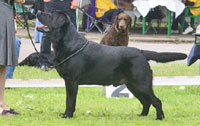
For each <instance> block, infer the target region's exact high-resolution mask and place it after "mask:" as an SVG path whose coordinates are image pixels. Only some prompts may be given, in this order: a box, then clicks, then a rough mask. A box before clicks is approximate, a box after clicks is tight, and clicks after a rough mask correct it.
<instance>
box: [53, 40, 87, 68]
mask: <svg viewBox="0 0 200 126" xmlns="http://www.w3.org/2000/svg"><path fill="white" fill-rule="evenodd" d="M88 43H89V41H88V40H87V41H86V43H85V44H84V45H83V46H82V47H81V48H80V49H79V50H77V51H76V52H75V53H73V54H71V55H70V56H68V57H67V58H65V59H64V60H63V61H61V62H60V63H58V64H56V65H54V66H52V67H51V68H56V67H58V66H60V65H61V64H63V63H64V62H66V61H67V60H69V59H70V58H72V57H73V56H75V55H76V54H78V53H79V52H81V51H82V50H83V49H84V48H85V47H86V46H87V44H88Z"/></svg>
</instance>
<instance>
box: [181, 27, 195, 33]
mask: <svg viewBox="0 0 200 126" xmlns="http://www.w3.org/2000/svg"><path fill="white" fill-rule="evenodd" d="M193 30H194V29H193V28H192V27H191V26H188V27H187V28H186V29H185V31H184V32H183V33H182V34H183V35H186V34H189V33H191V32H192V31H193Z"/></svg>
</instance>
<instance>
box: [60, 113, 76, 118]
mask: <svg viewBox="0 0 200 126" xmlns="http://www.w3.org/2000/svg"><path fill="white" fill-rule="evenodd" d="M61 117H62V118H72V117H73V115H71V116H70V115H67V114H66V113H61Z"/></svg>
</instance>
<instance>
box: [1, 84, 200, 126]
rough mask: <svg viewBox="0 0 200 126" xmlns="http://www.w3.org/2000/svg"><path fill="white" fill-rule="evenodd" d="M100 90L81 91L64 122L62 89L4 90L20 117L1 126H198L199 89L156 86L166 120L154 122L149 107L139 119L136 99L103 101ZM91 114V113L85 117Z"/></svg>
mask: <svg viewBox="0 0 200 126" xmlns="http://www.w3.org/2000/svg"><path fill="white" fill-rule="evenodd" d="M101 90H102V89H101V87H91V88H86V87H81V88H79V93H78V97H77V105H76V106H77V107H76V112H75V114H74V118H72V119H63V118H61V117H60V113H62V112H64V110H65V89H64V88H15V89H6V91H5V92H6V93H5V94H6V96H5V97H6V99H7V104H8V105H9V106H10V107H13V108H14V109H16V110H17V111H19V112H20V113H21V114H20V115H19V116H15V117H6V116H0V126H198V125H199V124H200V108H199V106H200V87H198V86H186V87H185V90H180V89H179V87H178V86H156V87H154V91H155V94H156V96H158V97H159V98H160V99H161V100H162V103H163V110H164V113H165V119H164V120H163V121H157V120H155V117H156V114H155V109H154V108H153V107H152V106H151V109H150V112H149V115H148V116H147V117H138V116H137V114H139V113H140V112H141V109H142V107H141V104H140V103H139V101H138V100H137V99H136V98H131V99H127V98H118V99H116V98H111V99H109V98H106V97H105V96H104V95H102V94H101ZM87 111H90V113H87Z"/></svg>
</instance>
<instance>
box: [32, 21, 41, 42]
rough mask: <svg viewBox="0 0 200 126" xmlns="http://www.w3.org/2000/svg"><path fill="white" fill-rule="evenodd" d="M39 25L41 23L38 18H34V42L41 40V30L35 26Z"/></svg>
mask: <svg viewBox="0 0 200 126" xmlns="http://www.w3.org/2000/svg"><path fill="white" fill-rule="evenodd" d="M39 25H42V24H41V22H40V21H39V20H38V18H36V24H35V33H34V40H35V42H36V43H40V42H42V36H43V33H42V32H39V31H38V30H37V29H36V27H37V26H39Z"/></svg>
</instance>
